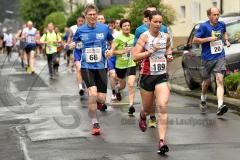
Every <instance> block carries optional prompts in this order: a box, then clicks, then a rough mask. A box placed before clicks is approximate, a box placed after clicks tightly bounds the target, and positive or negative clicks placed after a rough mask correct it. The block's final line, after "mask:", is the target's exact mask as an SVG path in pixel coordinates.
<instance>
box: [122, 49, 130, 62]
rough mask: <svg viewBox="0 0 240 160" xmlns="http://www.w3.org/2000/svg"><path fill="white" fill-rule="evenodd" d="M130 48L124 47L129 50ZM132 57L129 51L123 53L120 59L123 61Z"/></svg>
mask: <svg viewBox="0 0 240 160" xmlns="http://www.w3.org/2000/svg"><path fill="white" fill-rule="evenodd" d="M131 48H132V47H125V49H131ZM131 57H132V52H131V51H129V52H128V53H125V54H122V58H124V59H126V60H127V59H129V58H131Z"/></svg>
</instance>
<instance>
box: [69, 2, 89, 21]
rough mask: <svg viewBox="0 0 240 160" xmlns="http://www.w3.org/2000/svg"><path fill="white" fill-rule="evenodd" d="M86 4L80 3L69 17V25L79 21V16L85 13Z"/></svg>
mask: <svg viewBox="0 0 240 160" xmlns="http://www.w3.org/2000/svg"><path fill="white" fill-rule="evenodd" d="M84 9H85V6H83V5H79V6H78V7H77V9H76V11H75V12H73V13H72V14H71V15H70V16H69V18H68V19H67V26H72V25H75V24H76V23H77V17H78V16H80V15H81V14H83V12H84Z"/></svg>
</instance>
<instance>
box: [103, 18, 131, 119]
mask: <svg viewBox="0 0 240 160" xmlns="http://www.w3.org/2000/svg"><path fill="white" fill-rule="evenodd" d="M120 27H121V29H122V33H121V34H120V35H119V36H118V37H117V38H116V39H115V40H114V41H113V44H112V48H111V50H110V51H109V52H108V53H107V54H108V55H112V54H114V55H116V66H115V68H116V74H117V78H118V79H119V84H118V86H117V93H116V94H120V90H122V89H124V88H125V86H126V81H125V79H126V77H127V78H128V90H129V111H128V114H129V115H133V113H134V112H135V108H134V106H133V104H134V99H135V91H134V82H135V80H136V63H135V62H134V61H133V58H132V53H131V50H132V46H133V41H134V35H132V34H131V33H130V30H131V21H130V20H128V19H122V20H121V22H120Z"/></svg>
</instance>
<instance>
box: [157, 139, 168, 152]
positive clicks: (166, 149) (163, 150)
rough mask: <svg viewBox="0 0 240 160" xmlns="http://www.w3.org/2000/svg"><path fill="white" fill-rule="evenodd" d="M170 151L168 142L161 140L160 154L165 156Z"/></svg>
mask: <svg viewBox="0 0 240 160" xmlns="http://www.w3.org/2000/svg"><path fill="white" fill-rule="evenodd" d="M168 151H169V148H168V146H167V144H166V142H165V141H164V140H162V139H160V141H159V147H158V154H160V155H164V154H165V153H166V152H168Z"/></svg>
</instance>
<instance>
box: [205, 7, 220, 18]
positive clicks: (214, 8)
mask: <svg viewBox="0 0 240 160" xmlns="http://www.w3.org/2000/svg"><path fill="white" fill-rule="evenodd" d="M212 12H219V13H220V10H219V9H218V8H217V7H211V8H209V9H208V10H207V16H210V15H211V14H212Z"/></svg>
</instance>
